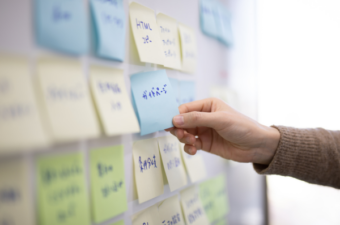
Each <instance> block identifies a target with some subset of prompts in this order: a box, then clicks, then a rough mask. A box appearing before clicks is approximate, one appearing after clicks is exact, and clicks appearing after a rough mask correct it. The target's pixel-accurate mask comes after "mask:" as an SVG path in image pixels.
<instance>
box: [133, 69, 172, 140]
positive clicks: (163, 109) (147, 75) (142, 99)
mask: <svg viewBox="0 0 340 225" xmlns="http://www.w3.org/2000/svg"><path fill="white" fill-rule="evenodd" d="M131 92H132V104H133V106H134V108H135V110H136V114H137V117H138V121H139V124H140V128H141V135H145V134H150V133H153V132H156V131H159V130H164V129H166V128H170V127H173V124H172V118H173V117H174V116H176V115H178V114H179V111H178V104H177V102H176V97H175V93H174V90H173V89H172V86H171V83H170V81H169V79H168V77H167V75H166V72H165V70H157V71H150V72H144V73H138V74H134V75H132V76H131Z"/></svg>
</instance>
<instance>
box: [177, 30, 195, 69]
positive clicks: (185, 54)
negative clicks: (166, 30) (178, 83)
mask: <svg viewBox="0 0 340 225" xmlns="http://www.w3.org/2000/svg"><path fill="white" fill-rule="evenodd" d="M178 29H179V34H180V40H181V47H182V70H183V71H184V72H188V73H195V71H196V64H197V62H196V61H197V46H196V36H195V32H194V30H193V29H192V28H190V27H187V26H185V25H183V24H181V23H180V24H179V25H178Z"/></svg>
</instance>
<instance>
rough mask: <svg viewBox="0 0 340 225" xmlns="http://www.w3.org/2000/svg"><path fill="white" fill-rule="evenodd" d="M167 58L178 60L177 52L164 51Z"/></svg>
mask: <svg viewBox="0 0 340 225" xmlns="http://www.w3.org/2000/svg"><path fill="white" fill-rule="evenodd" d="M164 54H165V56H166V57H174V58H176V52H171V51H170V49H169V50H168V51H164Z"/></svg>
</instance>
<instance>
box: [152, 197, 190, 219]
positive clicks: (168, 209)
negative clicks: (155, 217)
mask: <svg viewBox="0 0 340 225" xmlns="http://www.w3.org/2000/svg"><path fill="white" fill-rule="evenodd" d="M158 212H159V216H160V218H161V221H162V225H184V218H183V215H182V210H181V206H180V204H179V200H178V196H177V195H176V196H173V197H171V198H168V199H166V200H164V201H163V202H162V203H161V204H160V205H159V206H158Z"/></svg>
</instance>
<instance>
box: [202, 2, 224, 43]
mask: <svg viewBox="0 0 340 225" xmlns="http://www.w3.org/2000/svg"><path fill="white" fill-rule="evenodd" d="M216 11H217V8H216V7H215V1H214V0H200V25H201V30H202V32H203V33H204V34H206V35H208V36H211V37H214V38H218V35H219V31H218V28H217V23H216V14H217V12H216Z"/></svg>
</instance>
